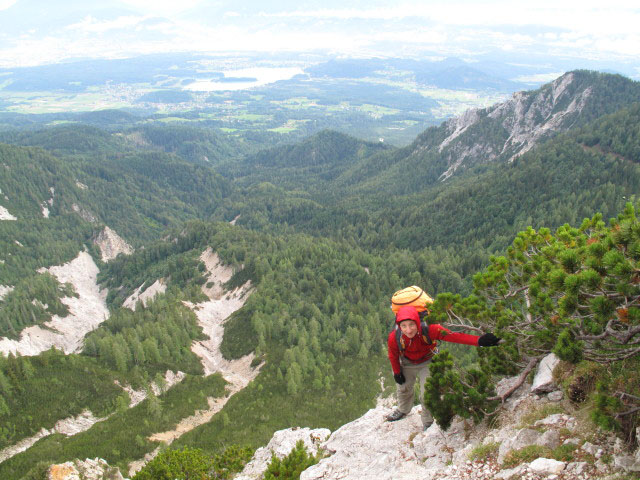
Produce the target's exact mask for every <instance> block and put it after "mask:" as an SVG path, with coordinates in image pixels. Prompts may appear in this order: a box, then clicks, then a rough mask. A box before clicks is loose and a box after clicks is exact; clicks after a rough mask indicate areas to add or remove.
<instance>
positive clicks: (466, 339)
mask: <svg viewBox="0 0 640 480" xmlns="http://www.w3.org/2000/svg"><path fill="white" fill-rule="evenodd" d="M404 320H413V321H414V322H415V323H416V325H418V333H416V334H415V336H414V337H413V338H409V337H407V336H406V335H404V334H402V339H403V340H404V344H405V349H404V352H403V354H404V356H405V357H406V358H407V359H408V360H409V361H410V362H411V363H415V364H419V363H422V362H425V361H427V360H429V359H430V358H431V357H432V356H433V350H434V349H435V348H436V340H444V341H445V342H452V343H462V344H463V345H473V346H476V347H477V346H478V338H480V337H478V336H476V335H469V334H467V333H457V332H452V331H451V330H449V329H447V328H445V327H443V326H442V325H438V324H433V325H429V338H431V342H432V343H431V345H429V344H427V343H426V342H425V341H424V339H423V338H422V329H421V327H420V317H419V315H418V311H417V310H416V309H415V308H414V307H411V306H406V307H402V308H400V310H398V313H397V315H396V325H399V324H400V322H402V321H404ZM398 328H400V327H399V326H398ZM387 345H388V347H389V351H388V353H389V361H390V362H391V368H393V373H400V372H401V371H402V367H401V365H400V348H399V347H398V344H397V342H396V332H395V330H393V331H392V332H391V333H389V338H388V340H387Z"/></svg>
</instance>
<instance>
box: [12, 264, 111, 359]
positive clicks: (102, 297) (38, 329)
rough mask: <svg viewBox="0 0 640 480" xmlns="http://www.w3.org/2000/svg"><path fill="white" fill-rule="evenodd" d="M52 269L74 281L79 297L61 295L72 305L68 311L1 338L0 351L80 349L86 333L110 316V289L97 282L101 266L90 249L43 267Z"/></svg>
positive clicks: (25, 352) (63, 279)
mask: <svg viewBox="0 0 640 480" xmlns="http://www.w3.org/2000/svg"><path fill="white" fill-rule="evenodd" d="M47 270H48V271H49V273H51V274H52V275H53V276H55V277H56V279H57V280H58V281H59V282H60V283H67V282H69V283H71V284H72V285H73V288H74V290H75V291H76V293H77V294H78V296H77V297H64V298H62V299H61V301H62V303H64V304H65V305H66V306H67V307H68V308H69V315H67V316H66V317H59V316H58V315H53V317H52V318H51V320H50V321H48V322H45V324H44V325H43V326H40V325H33V326H31V327H27V328H25V329H24V330H22V332H21V333H20V339H19V340H12V339H8V338H0V352H2V353H4V354H5V355H6V354H8V353H9V352H11V353H14V354H16V353H20V354H21V355H38V354H39V353H41V352H44V351H45V350H48V349H49V348H51V347H52V346H53V347H56V348H57V349H59V350H62V351H64V352H65V353H67V354H68V353H75V352H79V351H81V350H82V348H83V343H84V337H85V335H86V334H87V333H89V332H90V331H92V330H94V329H95V328H97V327H98V325H100V323H102V322H103V321H105V320H106V319H107V318H108V317H109V309H108V308H107V303H106V298H107V293H108V292H107V290H106V289H105V290H101V289H100V287H99V286H98V283H97V277H98V267H97V266H96V264H95V262H94V261H93V258H91V255H89V254H88V253H87V252H80V253H79V254H78V256H77V257H76V258H75V259H74V260H72V261H70V262H68V263H65V264H64V265H61V266H53V267H49V268H48V269H41V270H39V273H42V272H44V271H47Z"/></svg>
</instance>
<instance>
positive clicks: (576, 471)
mask: <svg viewBox="0 0 640 480" xmlns="http://www.w3.org/2000/svg"><path fill="white" fill-rule="evenodd" d="M553 361H554V359H552V358H550V359H549V360H548V361H547V362H545V366H544V367H541V368H540V370H539V372H538V375H537V378H536V380H535V381H534V385H536V384H537V391H538V392H541V393H539V394H538V393H535V391H534V389H533V388H532V387H533V386H531V385H528V384H525V385H523V386H521V387H520V388H519V389H518V390H516V392H515V394H514V395H512V396H511V397H510V398H509V399H508V400H507V402H506V403H505V405H504V410H503V413H502V414H501V415H500V416H499V417H498V420H497V422H496V423H495V424H494V425H495V426H493V428H491V427H490V426H488V425H487V424H486V423H482V424H480V425H473V423H472V422H470V421H465V420H463V419H460V418H458V419H456V420H455V421H454V422H453V424H452V425H451V427H450V428H449V430H447V431H446V432H445V431H442V430H441V429H440V428H439V427H438V426H437V424H433V425H432V426H431V427H430V428H428V429H427V430H426V431H423V430H422V423H421V421H420V412H419V409H420V408H421V407H419V406H416V407H415V408H414V409H413V411H412V412H411V414H410V415H408V416H407V417H406V419H403V420H400V421H398V422H393V423H389V422H386V421H385V416H386V415H387V414H388V413H390V412H391V408H390V407H389V406H385V405H383V404H381V405H379V406H378V407H376V408H374V409H371V410H369V411H368V412H367V413H366V414H365V415H363V416H362V417H361V418H359V419H357V420H355V421H353V422H351V423H348V424H346V425H344V426H343V427H341V428H339V429H338V430H336V431H335V432H333V433H331V434H330V435H329V436H328V437H327V439H326V440H325V441H323V442H320V444H319V445H320V448H321V449H323V450H324V452H325V455H326V457H325V458H323V459H322V460H321V461H320V462H319V463H318V464H316V465H314V466H312V467H310V468H308V469H307V470H305V471H304V472H303V473H302V475H301V476H300V478H301V480H320V479H322V480H332V479H336V480H337V479H345V478H353V479H361V480H374V479H375V480H384V479H389V480H391V479H394V480H405V479H406V480H414V479H416V478H419V479H421V480H444V479H447V480H489V479H505V480H506V479H518V480H519V479H522V478H526V479H530V480H542V479H547V480H562V479H566V480H570V479H571V480H580V479H583V480H587V479H589V480H591V479H593V480H596V479H605V478H611V477H610V475H611V474H613V473H615V472H619V473H627V474H630V475H634V474H636V472H640V450H638V451H636V452H631V451H628V450H626V447H625V445H624V444H623V442H622V441H620V440H619V439H616V438H615V437H614V436H612V435H610V434H606V433H604V432H601V431H595V430H594V429H593V427H592V426H591V425H590V424H589V423H588V420H586V419H584V418H582V417H581V415H580V413H579V412H574V411H573V409H572V407H571V405H570V404H569V403H565V402H566V401H564V400H563V395H562V392H561V391H559V390H558V389H557V387H556V386H555V385H554V384H553V383H552V382H551V383H550V382H549V379H550V376H549V369H550V367H551V366H552V365H553ZM515 381H516V378H515V377H514V378H510V379H504V380H502V381H501V382H500V383H499V384H498V392H499V393H500V392H503V391H506V390H507V389H509V388H510V387H511V386H512V385H514V382H515ZM542 392H548V393H542ZM565 411H566V412H569V413H562V412H565ZM553 412H556V413H553ZM558 412H560V413H558ZM301 435H302V437H304V441H305V444H308V445H311V446H312V448H311V450H312V451H313V449H314V448H317V444H318V438H319V437H320V438H321V437H322V436H325V435H327V432H324V431H320V430H308V429H288V430H282V431H280V432H276V434H275V435H274V437H273V439H272V441H271V442H270V443H269V445H267V447H266V448H265V449H261V450H259V451H258V452H257V453H256V456H255V457H254V460H253V461H252V462H251V463H250V464H248V466H247V469H246V471H245V472H243V474H242V475H241V476H240V477H238V478H240V479H242V480H250V479H258V478H260V474H261V473H262V472H264V470H265V469H266V466H267V461H268V453H269V452H270V451H273V452H274V453H276V455H278V456H280V457H283V456H285V455H286V454H287V453H288V452H289V451H290V450H291V448H292V447H293V445H295V441H296V440H298V439H300V438H301ZM639 435H640V432H639ZM285 446H286V447H287V448H283V447H285ZM523 449H524V450H523ZM265 451H266V452H265ZM526 451H529V452H534V455H533V458H532V457H531V456H529V457H527V456H526V455H525V454H524V453H523V452H526ZM535 452H537V453H535ZM554 452H555V453H554ZM558 452H569V453H567V454H566V455H565V457H563V458H562V459H561V460H558V459H556V458H551V457H552V456H553V455H556V456H558ZM545 455H546V456H545ZM547 457H549V458H547Z"/></svg>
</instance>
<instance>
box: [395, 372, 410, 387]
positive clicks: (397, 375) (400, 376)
mask: <svg viewBox="0 0 640 480" xmlns="http://www.w3.org/2000/svg"><path fill="white" fill-rule="evenodd" d="M393 379H394V380H395V381H396V383H397V384H398V385H402V384H403V383H404V382H406V381H407V379H406V378H404V373H402V372H400V373H394V374H393Z"/></svg>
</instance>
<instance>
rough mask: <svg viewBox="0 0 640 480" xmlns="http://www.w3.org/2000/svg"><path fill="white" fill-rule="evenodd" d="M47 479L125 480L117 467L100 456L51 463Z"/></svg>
mask: <svg viewBox="0 0 640 480" xmlns="http://www.w3.org/2000/svg"><path fill="white" fill-rule="evenodd" d="M47 480H125V479H124V477H123V476H122V474H121V473H120V470H119V469H118V468H117V467H110V466H109V464H107V462H106V461H104V460H103V459H101V458H95V459H93V460H92V459H90V458H87V459H86V460H75V461H73V462H66V463H62V464H59V465H51V466H50V467H49V472H48V474H47Z"/></svg>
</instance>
